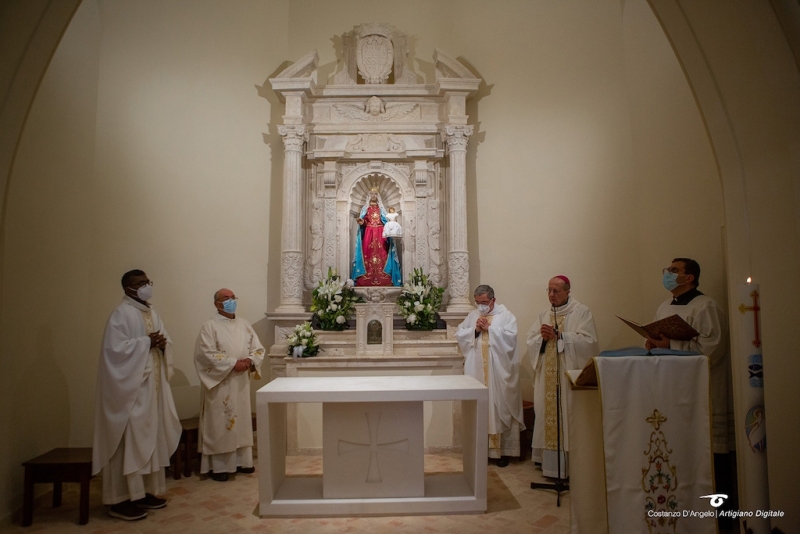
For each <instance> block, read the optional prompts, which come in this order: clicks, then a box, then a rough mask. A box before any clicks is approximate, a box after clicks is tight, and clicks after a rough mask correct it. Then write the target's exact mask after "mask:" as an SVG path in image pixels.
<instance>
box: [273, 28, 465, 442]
mask: <svg viewBox="0 0 800 534" xmlns="http://www.w3.org/2000/svg"><path fill="white" fill-rule="evenodd" d="M341 47H342V48H341V55H340V59H339V62H338V64H337V66H336V69H335V71H334V74H333V75H332V76H331V78H330V79H329V81H328V82H329V83H328V84H327V85H325V86H321V85H319V84H318V79H317V67H318V60H319V58H318V55H317V52H316V51H313V52H310V53H309V54H307V55H305V56H303V57H302V58H300V59H299V60H297V61H296V62H295V63H294V64H292V65H291V66H289V67H288V68H286V69H285V70H284V71H283V72H281V73H280V74H278V76H276V77H275V78H271V79H270V80H269V81H270V83H271V84H272V88H273V89H274V90H275V91H276V92H277V93H279V95H280V96H281V98H282V100H283V101H284V102H285V114H284V115H283V124H281V125H279V126H278V132H279V134H280V135H281V137H282V138H283V144H284V165H283V217H282V227H281V262H280V266H281V273H280V277H281V283H280V287H281V295H280V302H279V306H278V307H277V309H276V310H275V311H274V312H271V313H268V314H267V315H268V317H269V318H270V319H271V320H272V321H273V323H274V325H275V334H276V335H275V340H276V343H275V345H274V346H273V347H272V349H271V350H270V362H271V365H270V366H271V376H272V378H275V377H277V376H287V375H288V376H292V375H295V376H296V374H297V373H298V369H300V368H301V367H303V368H317V369H321V368H325V367H326V366H329V367H341V366H347V367H363V366H370V367H377V368H379V369H387V370H395V371H397V370H401V371H402V370H403V369H438V368H444V369H450V370H451V372H452V373H453V374H460V373H462V372H463V363H462V362H463V358H462V357H461V356H460V354H459V353H458V349H457V346H456V344H455V340H454V339H453V332H454V330H455V327H456V326H457V325H458V323H459V322H460V321H461V320H463V317H464V316H465V315H466V313H467V312H469V311H470V310H472V298H471V294H470V288H469V256H468V251H467V198H466V150H467V143H468V139H469V137H470V135H471V134H472V132H473V126H471V125H468V124H467V122H468V120H467V119H468V117H467V114H466V101H467V99H469V98H470V97H471V96H473V95H474V94H475V92H476V91H477V89H478V85H479V84H480V82H481V80H480V79H479V78H477V77H476V76H475V75H473V74H472V73H471V72H470V71H469V70H468V69H467V68H466V67H465V66H464V65H463V64H461V63H460V62H459V61H458V60H456V59H454V58H453V57H451V56H449V55H447V54H446V53H444V52H442V51H441V50H438V49H436V50H435V53H434V56H433V62H434V66H435V80H433V83H431V82H430V81H428V83H422V82H421V81H420V80H421V77H420V76H418V75H417V74H416V73H415V72H414V71H413V70H412V69H411V68H410V66H409V65H410V62H409V58H408V40H407V37H406V36H405V35H404V34H402V33H401V32H399V31H397V30H396V29H394V28H392V27H391V26H389V25H386V24H362V25H360V26H357V27H355V28H354V29H353V30H352V31H350V32H348V33H345V34H344V35H342V39H341ZM374 189H377V190H378V191H379V192H380V196H381V199H382V201H383V204H384V205H385V207H386V208H387V209H388V208H389V207H394V208H395V209H396V210H397V212H398V213H399V214H400V218H399V222H400V223H401V225H402V226H403V230H404V237H403V239H402V247H401V266H402V271H403V278H404V280H405V278H406V277H407V276H408V273H411V272H412V271H413V269H414V268H422V269H423V271H424V272H425V273H427V274H428V275H429V276H430V278H431V279H432V280H433V281H434V282H435V283H436V284H437V285H439V286H441V287H444V288H446V297H445V298H446V301H445V302H446V304H445V306H444V308H445V309H443V310H442V312H441V313H440V315H441V316H442V317H443V318H444V319H445V320H446V321H447V323H448V329H447V331H446V332H442V331H439V332H433V333H423V332H407V331H405V330H401V329H395V330H394V334H393V338H392V339H389V340H388V347H389V349H388V350H386V343H384V345H383V346H382V349H381V351H379V352H380V355H379V356H380V357H371V356H370V354H376V353H377V352H378V351H375V350H366V351H365V350H362V349H363V347H361V346H360V345H359V343H363V340H361V338H359V341H358V342H357V340H356V336H355V332H352V331H345V332H324V333H320V334H319V335H320V339H321V341H322V348H323V350H324V352H323V353H322V355H321V356H317V357H315V358H309V359H307V360H302V361H299V362H298V361H297V360H292V359H291V358H285V355H286V351H285V349H286V344H285V339H284V338H285V334H286V333H287V332H288V331H289V330H290V329H291V328H292V327H293V326H294V325H295V324H297V323H299V322H301V321H306V320H309V319H310V317H311V313H310V311H309V307H310V301H311V291H312V289H313V287H314V286H315V285H316V283H317V281H318V280H320V279H322V278H323V277H324V276H325V274H326V273H327V271H328V268H329V267H332V268H334V269H336V270H337V271H338V273H339V274H340V275H342V276H343V277H344V278H349V277H350V272H351V269H352V261H353V253H354V247H355V236H356V231H357V223H356V221H355V218H356V215H357V214H358V212H359V210H360V209H361V207H362V206H363V205H364V204H365V202H366V201H367V197H368V194H369V192H370V191H371V190H374ZM389 289H390V288H386V289H384V288H370V289H366V288H365V289H364V292H363V295H364V296H365V298H366V300H367V301H368V302H372V303H375V304H376V306H377V305H382V307H381V309H382V310H386V309H389V308H390V306H389V307H387V306H386V303H391V302H393V300H394V298H396V294H397V290H396V289H395V290H394V291H390V290H389ZM373 309H377V308H373ZM386 313H387V312H385V311H383V312H381V314H382V316H384V317H385V316H386ZM389 326H390V325H389ZM387 330H388V332H389V333H391V332H392V329H391V327H389V328H387V324H386V323H385V322H384V324H383V331H384V332H386V331H387ZM363 336H365V334H363ZM363 336H362V337H363ZM369 348H370V347H367V349H369ZM365 352H366V356H365ZM357 354H358V356H357ZM312 360H313V361H312ZM291 433H292V429H291V428H290V429H289V441H290V444H289V448H290V449H292V444H291V441H292V435H291Z"/></svg>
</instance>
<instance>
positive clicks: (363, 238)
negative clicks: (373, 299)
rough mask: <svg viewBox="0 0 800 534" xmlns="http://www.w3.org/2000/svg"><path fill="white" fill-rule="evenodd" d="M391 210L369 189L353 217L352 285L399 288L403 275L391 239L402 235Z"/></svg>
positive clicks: (395, 216)
mask: <svg viewBox="0 0 800 534" xmlns="http://www.w3.org/2000/svg"><path fill="white" fill-rule="evenodd" d="M397 216H398V214H397V213H396V212H395V209H394V208H389V211H387V210H386V209H385V208H384V206H383V202H382V201H381V197H380V194H379V193H378V191H377V190H375V189H372V190H371V191H370V192H369V196H368V198H367V202H366V203H365V204H364V206H363V207H362V208H361V211H360V212H359V213H358V216H357V217H356V222H357V223H358V231H357V233H356V250H355V254H354V257H353V272H352V274H351V278H352V279H353V280H354V281H355V284H356V286H402V285H403V275H402V272H401V270H400V260H399V258H398V254H397V244H396V243H395V239H396V238H399V237H402V236H403V229H402V227H401V226H400V224H399V223H398V222H397Z"/></svg>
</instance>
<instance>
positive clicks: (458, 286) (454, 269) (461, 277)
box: [448, 252, 469, 300]
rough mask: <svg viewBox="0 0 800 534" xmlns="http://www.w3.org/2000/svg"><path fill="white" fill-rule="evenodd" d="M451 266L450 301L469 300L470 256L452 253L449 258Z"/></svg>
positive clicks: (464, 253) (463, 253)
mask: <svg viewBox="0 0 800 534" xmlns="http://www.w3.org/2000/svg"><path fill="white" fill-rule="evenodd" d="M448 263H449V266H450V286H449V288H448V289H449V292H450V299H451V300H463V299H469V254H468V253H466V252H451V253H450V255H449V257H448Z"/></svg>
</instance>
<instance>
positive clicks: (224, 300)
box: [215, 297, 239, 302]
mask: <svg viewBox="0 0 800 534" xmlns="http://www.w3.org/2000/svg"><path fill="white" fill-rule="evenodd" d="M229 300H233V301H237V300H239V299H237V298H236V297H228V298H224V299H222V300H217V301H215V302H227V301H229Z"/></svg>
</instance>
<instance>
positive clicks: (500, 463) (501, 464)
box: [497, 456, 508, 467]
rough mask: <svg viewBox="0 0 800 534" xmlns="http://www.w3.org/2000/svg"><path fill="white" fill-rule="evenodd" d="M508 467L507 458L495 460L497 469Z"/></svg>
mask: <svg viewBox="0 0 800 534" xmlns="http://www.w3.org/2000/svg"><path fill="white" fill-rule="evenodd" d="M507 466H508V456H502V457H501V458H500V459H499V460H497V467H507Z"/></svg>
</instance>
